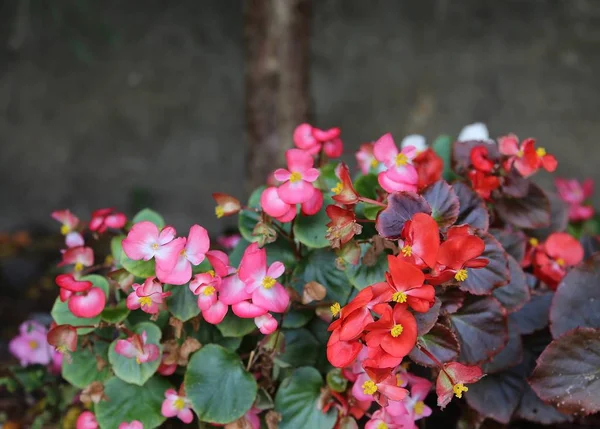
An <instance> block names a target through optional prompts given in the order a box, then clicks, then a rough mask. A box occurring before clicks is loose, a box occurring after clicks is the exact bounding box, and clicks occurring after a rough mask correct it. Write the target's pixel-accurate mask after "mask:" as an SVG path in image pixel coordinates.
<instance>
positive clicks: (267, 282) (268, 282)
mask: <svg viewBox="0 0 600 429" xmlns="http://www.w3.org/2000/svg"><path fill="white" fill-rule="evenodd" d="M275 283H276V282H275V279H274V278H273V277H271V276H265V278H264V279H263V281H262V285H263V287H264V288H265V289H271V288H272V287H273V286H275Z"/></svg>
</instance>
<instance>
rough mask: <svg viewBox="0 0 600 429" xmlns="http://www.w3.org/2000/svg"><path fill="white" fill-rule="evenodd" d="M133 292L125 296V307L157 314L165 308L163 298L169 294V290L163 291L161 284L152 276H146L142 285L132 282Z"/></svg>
mask: <svg viewBox="0 0 600 429" xmlns="http://www.w3.org/2000/svg"><path fill="white" fill-rule="evenodd" d="M132 286H133V292H131V293H130V294H129V296H127V301H126V304H127V308H128V309H130V310H137V309H138V308H141V309H142V311H144V312H145V313H148V314H158V312H159V311H160V310H163V309H165V308H166V305H165V299H166V298H168V297H169V296H171V292H163V288H162V284H161V283H160V282H159V281H157V280H156V278H154V277H150V278H147V279H146V280H145V281H144V284H143V285H140V284H137V283H134V284H133V285H132Z"/></svg>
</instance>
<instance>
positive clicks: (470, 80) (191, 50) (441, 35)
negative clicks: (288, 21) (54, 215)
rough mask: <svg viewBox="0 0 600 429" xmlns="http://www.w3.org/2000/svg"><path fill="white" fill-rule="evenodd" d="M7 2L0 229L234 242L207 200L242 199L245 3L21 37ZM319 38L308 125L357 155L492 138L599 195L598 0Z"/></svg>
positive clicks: (339, 1)
mask: <svg viewBox="0 0 600 429" xmlns="http://www.w3.org/2000/svg"><path fill="white" fill-rule="evenodd" d="M16 1H17V0H12V1H6V0H5V1H4V2H0V4H1V5H2V6H3V7H2V9H1V10H0V24H1V25H0V36H1V37H2V38H1V39H0V40H1V41H2V42H3V44H2V46H4V47H6V48H5V49H4V50H3V51H2V52H0V201H2V203H1V206H0V207H1V208H0V230H10V229H14V228H18V227H31V226H34V225H42V226H46V225H51V224H52V221H51V220H49V218H48V213H49V212H50V211H51V210H53V209H56V208H64V207H70V208H71V209H72V210H74V211H75V212H76V213H78V214H80V215H81V216H83V217H85V215H86V214H87V213H88V212H89V211H90V210H92V209H94V208H97V207H103V206H115V207H117V208H119V209H122V210H125V211H128V210H130V208H131V206H132V205H135V204H142V203H144V202H149V203H150V204H151V205H152V206H153V207H154V208H155V209H157V210H159V211H160V212H162V213H163V214H164V215H165V217H166V219H167V221H168V222H170V223H172V224H174V225H176V226H178V227H180V228H182V229H186V228H187V227H188V226H189V225H190V224H191V223H193V222H198V223H201V224H203V225H205V226H207V227H208V228H211V229H213V230H214V229H216V228H219V227H220V226H223V225H227V222H221V221H219V222H217V220H216V219H215V217H214V211H213V203H212V200H211V199H210V194H211V193H212V192H214V191H222V192H228V193H232V194H234V195H238V196H240V197H244V195H242V194H241V192H242V189H243V186H242V181H243V180H244V159H245V148H244V136H243V127H244V123H243V105H242V102H243V61H242V54H243V47H242V30H241V28H242V27H241V24H242V15H241V7H242V1H241V0H210V1H208V0H206V1H197V0H185V1H184V0H181V1H176V2H167V1H159V0H129V1H127V2H123V1H117V0H109V1H103V2H93V1H88V2H87V3H88V4H89V5H88V6H89V7H88V8H87V9H86V8H84V9H82V10H77V11H73V10H71V9H70V8H69V7H67V6H63V3H64V4H65V5H68V4H72V3H78V2H66V1H58V0H57V1H56V2H55V3H53V2H41V1H39V0H30V11H29V13H28V15H27V17H28V19H27V20H25V21H24V22H25V25H24V26H21V27H19V28H21V29H22V30H19V31H17V30H15V28H16V27H15V26H14V24H15V22H14V14H13V12H14V10H15V8H16ZM48 3H50V5H48ZM90 5H91V6H90ZM57 16H58V18H57ZM313 27H314V31H313V39H312V68H311V79H312V100H313V106H314V117H315V122H316V124H318V125H320V126H322V127H329V126H335V125H338V126H341V127H342V129H343V137H344V142H345V143H346V145H347V147H349V148H350V149H354V148H357V147H358V145H359V144H360V143H362V142H365V141H369V140H373V139H375V138H377V137H378V136H379V135H381V134H383V133H384V132H387V131H391V132H392V133H393V134H394V135H395V136H396V137H397V138H398V139H400V138H401V137H402V136H403V135H404V134H407V133H415V132H416V133H422V134H424V135H425V136H426V137H427V138H428V139H431V138H434V137H435V136H436V135H438V134H439V133H458V132H459V130H460V128H461V127H462V126H463V125H465V124H467V123H470V122H473V121H484V122H486V123H487V124H488V126H489V128H490V130H491V133H492V135H494V136H496V135H500V134H503V133H507V132H511V131H512V132H515V133H517V134H518V135H520V136H522V137H528V136H535V137H537V138H538V139H539V143H540V145H543V146H545V147H546V148H547V150H548V151H549V152H551V153H555V154H556V155H557V157H558V158H559V160H560V167H559V171H558V173H559V174H561V175H569V176H575V177H579V178H583V177H587V176H591V177H593V178H595V179H596V180H599V179H600V170H598V168H597V166H596V164H597V162H598V159H599V155H600V145H598V144H597V142H596V139H597V135H600V121H598V120H597V116H598V112H599V111H600V97H599V95H600V93H599V85H598V75H599V72H600V3H599V2H597V1H596V0H570V1H560V0H556V1H550V0H519V1H502V2H499V1H493V0H486V1H484V0H463V1H460V2H452V1H450V0H419V1H417V0H414V1H413V0H411V1H408V0H407V1H393V0H389V1H383V0H381V1H372V2H365V1H361V0H314V22H313ZM15 32H16V36H15ZM9 42H10V43H11V44H12V48H8V47H7V46H8V45H9ZM540 180H541V181H542V182H544V184H546V185H549V184H550V178H549V176H546V177H542V178H541V179H540Z"/></svg>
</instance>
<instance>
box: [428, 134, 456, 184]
mask: <svg viewBox="0 0 600 429" xmlns="http://www.w3.org/2000/svg"><path fill="white" fill-rule="evenodd" d="M432 148H433V151H434V152H435V153H436V154H437V155H438V156H439V157H440V158H442V161H444V171H443V173H442V177H443V178H444V180H445V181H446V182H451V181H452V180H454V179H456V174H454V171H452V137H450V136H445V135H441V136H439V137H438V138H436V139H435V140H434V141H433V145H432Z"/></svg>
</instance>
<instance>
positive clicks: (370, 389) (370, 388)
mask: <svg viewBox="0 0 600 429" xmlns="http://www.w3.org/2000/svg"><path fill="white" fill-rule="evenodd" d="M362 389H363V393H364V394H365V395H373V394H374V393H375V392H377V386H376V385H375V383H373V382H372V381H371V380H367V381H365V382H364V383H363V385H362Z"/></svg>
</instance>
